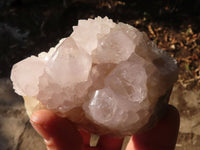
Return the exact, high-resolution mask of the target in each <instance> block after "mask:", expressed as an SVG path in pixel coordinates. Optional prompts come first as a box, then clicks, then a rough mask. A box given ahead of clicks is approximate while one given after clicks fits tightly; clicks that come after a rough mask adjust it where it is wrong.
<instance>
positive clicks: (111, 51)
mask: <svg viewBox="0 0 200 150" xmlns="http://www.w3.org/2000/svg"><path fill="white" fill-rule="evenodd" d="M11 80H12V82H13V86H14V89H15V92H16V93H18V94H19V95H22V96H23V97H24V100H25V106H26V109H27V113H28V114H29V116H30V115H31V114H32V113H33V112H34V111H36V110H38V109H49V110H52V111H54V112H55V113H57V114H58V115H60V116H62V117H66V118H68V119H70V120H71V121H72V122H74V123H75V124H77V126H78V127H79V128H83V129H86V130H88V131H90V132H92V133H95V134H99V135H101V134H112V135H120V136H125V135H131V134H134V133H137V132H139V131H141V130H144V129H146V128H148V127H150V126H151V125H152V124H154V122H156V120H158V116H159V115H160V114H162V111H163V110H164V106H165V104H166V103H167V99H168V96H169V93H170V89H171V88H172V86H173V83H174V82H175V81H176V80H177V66H176V62H175V60H174V59H173V58H171V57H169V56H168V55H167V54H166V53H165V52H163V51H162V50H160V49H158V48H157V47H156V45H155V44H154V43H153V42H151V41H150V40H149V39H148V37H147V36H146V34H145V33H143V32H140V31H138V30H137V29H136V28H134V27H132V26H130V25H128V24H124V23H121V22H120V23H118V24H116V23H114V22H113V21H112V20H111V19H108V18H107V17H104V18H101V17H97V18H95V19H88V20H79V22H78V26H74V27H73V32H72V34H71V35H70V36H69V37H67V38H64V39H61V40H60V42H59V43H58V45H57V46H56V47H54V48H51V49H50V50H49V52H48V53H46V52H42V53H40V54H39V55H38V57H36V56H31V57H28V58H26V59H24V60H22V61H20V62H18V63H17V64H15V65H14V66H13V68H12V72H11Z"/></svg>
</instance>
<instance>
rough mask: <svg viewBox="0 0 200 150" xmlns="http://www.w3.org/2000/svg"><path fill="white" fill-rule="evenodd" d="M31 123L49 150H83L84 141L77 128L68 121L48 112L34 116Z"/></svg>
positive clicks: (39, 112) (42, 111) (41, 112)
mask: <svg viewBox="0 0 200 150" xmlns="http://www.w3.org/2000/svg"><path fill="white" fill-rule="evenodd" d="M31 123H32V125H33V127H34V128H35V130H36V131H37V132H38V133H39V134H40V135H41V136H42V137H43V138H44V139H45V143H46V145H47V148H48V149H49V150H54V149H56V150H81V149H83V141H82V137H81V135H80V133H79V132H78V130H77V129H76V127H75V126H74V125H73V124H72V123H71V122H70V121H69V120H67V119H64V118H60V117H58V116H57V115H55V114H54V113H53V112H51V111H48V110H40V111H37V112H36V113H34V114H33V116H32V117H31Z"/></svg>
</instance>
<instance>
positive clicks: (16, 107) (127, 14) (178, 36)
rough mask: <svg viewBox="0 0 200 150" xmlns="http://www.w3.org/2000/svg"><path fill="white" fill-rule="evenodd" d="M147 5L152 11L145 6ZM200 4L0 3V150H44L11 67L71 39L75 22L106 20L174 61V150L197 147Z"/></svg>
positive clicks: (106, 0)
mask: <svg viewBox="0 0 200 150" xmlns="http://www.w3.org/2000/svg"><path fill="white" fill-rule="evenodd" d="M149 6H151V7H149ZM199 8H200V2H199V1H198V0H190V1H189V2H188V1H184V0H174V1H172V0H169V1H167V2H163V1H160V0H156V1H154V3H152V2H150V1H148V0H143V1H142V2H141V1H139V0H135V1H128V0H127V1H126V0H124V1H117V0H88V1H86V0H60V1H58V0H49V1H39V0H2V1H0V149H1V150H27V149H28V150H35V149H37V150H44V149H45V147H44V144H43V141H42V139H41V138H40V137H39V136H38V135H37V134H36V133H35V131H34V130H33V129H32V127H31V126H30V123H29V120H28V117H27V115H26V113H25V109H24V106H23V100H22V99H21V98H20V97H19V96H17V95H16V94H15V93H14V92H13V90H12V85H11V82H10V80H9V75H10V70H11V67H12V65H13V64H14V63H16V62H18V61H20V60H22V59H23V58H25V57H28V56H30V55H36V54H37V53H39V52H40V51H48V49H49V48H50V47H52V46H54V45H55V44H56V43H57V42H58V41H59V39H61V38H62V37H66V36H68V35H70V33H71V32H72V26H73V25H76V24H77V20H78V19H84V18H94V17H95V16H102V17H104V16H108V17H110V18H112V19H113V20H114V21H116V22H118V21H122V22H126V23H129V24H131V25H133V26H135V27H137V28H138V29H139V30H141V31H145V32H146V33H147V34H148V36H149V37H150V38H151V39H152V40H153V41H154V42H155V43H157V45H158V46H159V47H160V48H161V49H163V50H165V51H168V52H169V53H170V54H171V56H172V57H174V58H175V59H176V60H177V63H178V66H179V79H178V81H177V83H176V84H175V86H174V89H173V91H172V94H171V98H170V103H171V104H173V105H174V106H176V107H177V109H178V110H179V112H180V115H181V125H180V131H179V137H178V141H177V145H176V149H177V150H199V149H200V117H199V116H200V90H199V87H200V59H199V58H200V44H199V42H200V26H199V24H200V11H199Z"/></svg>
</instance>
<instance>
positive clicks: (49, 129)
mask: <svg viewBox="0 0 200 150" xmlns="http://www.w3.org/2000/svg"><path fill="white" fill-rule="evenodd" d="M179 121H180V120H179V114H178V111H177V110H176V108H174V107H173V106H170V105H169V107H168V113H167V114H166V116H165V117H164V118H163V119H162V120H160V122H159V123H158V124H157V125H156V126H155V127H154V128H152V129H150V130H148V131H146V132H143V133H141V134H137V135H133V136H132V138H131V140H130V141H129V143H128V146H127V148H126V150H173V149H174V147H175V144H176V139H177V135H178V129H179ZM31 123H32V125H33V127H34V128H35V130H36V131H37V132H38V133H39V134H40V135H41V136H42V137H43V138H44V140H45V144H46V146H47V149H48V150H121V146H122V142H123V138H114V137H110V136H108V135H104V136H101V137H100V139H99V141H98V144H97V146H96V147H95V148H92V147H90V146H89V141H90V134H89V133H87V132H85V131H78V130H77V128H76V127H75V125H73V123H71V122H70V121H69V120H67V119H64V118H60V117H58V116H57V115H56V114H54V113H52V112H50V111H48V110H40V111H37V112H36V113H34V114H33V116H32V117H31Z"/></svg>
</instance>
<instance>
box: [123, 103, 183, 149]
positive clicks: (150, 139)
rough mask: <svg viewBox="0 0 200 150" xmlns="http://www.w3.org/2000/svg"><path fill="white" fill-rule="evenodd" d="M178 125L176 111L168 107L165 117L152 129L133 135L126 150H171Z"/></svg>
mask: <svg viewBox="0 0 200 150" xmlns="http://www.w3.org/2000/svg"><path fill="white" fill-rule="evenodd" d="M179 124H180V117H179V113H178V111H177V109H176V108H175V107H173V106H170V105H169V107H168V113H167V115H166V116H165V117H164V118H163V119H162V120H161V121H160V122H159V123H158V124H157V125H156V126H155V127H154V128H152V129H150V130H149V131H146V132H144V133H141V134H138V135H134V136H133V137H132V140H130V142H129V144H128V146H127V149H126V150H161V149H162V150H173V149H174V148H175V144H176V140H177V136H178V130H179Z"/></svg>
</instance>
